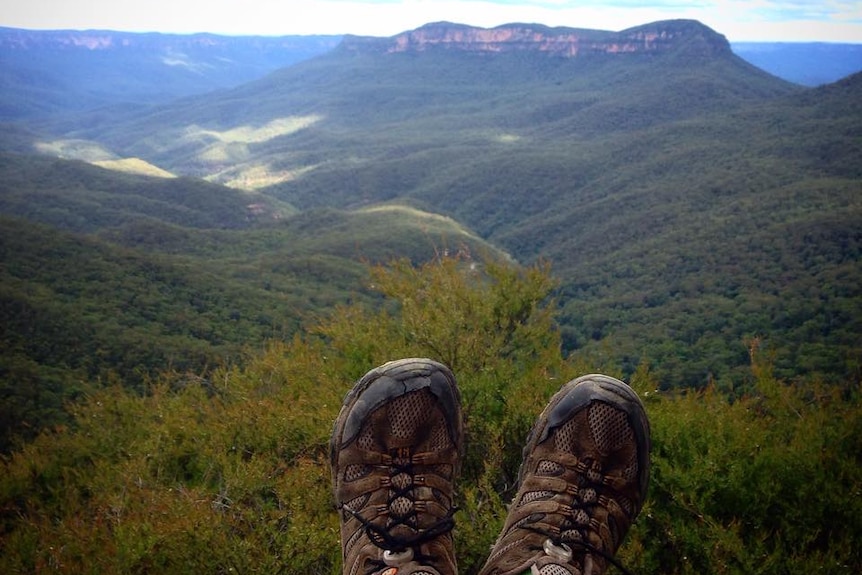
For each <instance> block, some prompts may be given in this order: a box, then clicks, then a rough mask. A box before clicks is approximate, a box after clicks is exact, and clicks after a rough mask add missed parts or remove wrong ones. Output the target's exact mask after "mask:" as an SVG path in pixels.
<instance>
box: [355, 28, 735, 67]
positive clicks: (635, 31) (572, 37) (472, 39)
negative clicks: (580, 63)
mask: <svg viewBox="0 0 862 575" xmlns="http://www.w3.org/2000/svg"><path fill="white" fill-rule="evenodd" d="M683 46H684V47H685V49H686V50H689V51H691V52H693V53H696V54H700V55H704V56H706V55H715V54H730V53H731V49H730V44H729V43H728V41H727V39H726V38H725V37H724V36H722V35H721V34H718V33H717V32H715V31H713V30H712V29H710V28H708V27H706V26H704V25H703V24H701V23H700V22H697V21H694V20H666V21H660V22H654V23H652V24H646V25H643V26H637V27H635V28H629V29H627V30H623V31H620V32H609V31H603V30H588V29H578V28H550V27H547V26H541V25H536V24H505V25H502V26H498V27H496V28H475V27H472V26H465V25H461V24H453V23H450V22H436V23H433V24H427V25H425V26H422V27H421V28H417V29H416V30H411V31H409V32H404V33H401V34H398V35H396V36H392V37H389V38H370V37H359V36H348V37H346V38H345V39H344V41H343V42H342V48H343V49H347V50H352V51H376V52H388V53H395V52H423V51H427V50H433V49H449V50H461V51H466V52H488V53H500V52H515V51H535V52H544V53H548V54H553V55H557V56H562V57H569V58H571V57H576V56H581V55H587V54H631V53H658V52H664V51H669V50H672V49H676V48H679V47H683Z"/></svg>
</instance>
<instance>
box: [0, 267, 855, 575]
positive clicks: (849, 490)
mask: <svg viewBox="0 0 862 575" xmlns="http://www.w3.org/2000/svg"><path fill="white" fill-rule="evenodd" d="M371 277H372V282H373V287H374V288H375V289H377V290H379V291H380V292H381V293H382V294H383V295H384V296H386V298H387V300H386V301H387V305H385V306H383V307H382V308H376V309H373V310H372V309H370V308H366V307H363V306H362V305H360V304H355V305H349V306H343V307H340V308H338V309H336V310H335V311H334V312H333V313H331V314H329V315H327V316H326V317H322V318H320V319H318V320H316V321H314V322H313V323H312V325H310V326H308V327H307V329H306V330H305V331H304V332H303V335H298V336H296V337H295V338H294V339H292V340H291V341H288V342H273V343H271V344H270V345H269V346H268V347H267V348H266V349H265V350H264V351H262V352H260V353H259V354H258V355H255V356H253V357H249V358H248V360H247V361H246V362H244V363H243V365H242V367H221V368H218V369H215V370H214V371H212V372H211V373H207V374H205V376H197V375H191V374H179V373H166V374H163V375H161V376H159V377H156V378H153V379H152V380H151V381H149V382H148V384H147V387H146V393H144V394H135V393H133V392H131V391H129V390H128V389H126V388H123V387H121V386H116V387H108V388H103V389H98V390H96V391H92V392H90V393H89V394H88V395H87V396H86V398H85V399H83V400H82V401H80V402H79V403H77V404H75V405H73V406H71V408H70V409H72V411H73V414H74V423H73V424H72V425H70V426H69V427H66V428H56V429H53V430H50V431H46V432H44V433H42V434H41V435H40V436H39V437H38V438H36V439H35V440H34V441H32V442H30V443H27V444H24V445H22V446H20V448H19V449H18V450H17V451H16V452H14V453H13V454H11V455H9V456H7V457H4V459H3V460H2V466H3V469H2V472H0V572H3V573H337V572H339V569H340V547H339V542H338V524H337V523H338V518H337V514H336V513H335V511H334V508H333V503H332V497H331V493H330V484H329V470H328V467H327V461H326V448H327V442H328V439H329V433H330V430H331V426H332V422H333V421H334V419H335V416H336V414H337V411H338V409H339V407H340V404H341V400H342V397H343V395H344V393H346V391H347V390H348V389H349V388H350V387H351V385H352V383H353V381H354V380H355V379H356V378H358V377H360V376H361V375H362V374H363V373H364V372H365V371H367V370H368V369H369V368H371V367H373V366H375V365H378V364H380V363H382V362H385V361H387V360H389V359H393V358H395V357H399V356H430V357H435V358H437V359H440V360H442V361H445V362H447V363H449V364H450V365H451V366H452V367H453V369H454V370H455V372H456V375H457V376H458V378H459V386H460V387H461V390H462V395H463V404H464V409H465V418H466V421H467V429H468V448H467V454H466V460H465V464H464V470H463V477H462V481H461V483H460V490H459V493H458V504H459V511H458V514H457V527H456V544H457V548H458V556H459V561H460V566H461V571H462V573H474V572H476V571H477V569H478V568H479V567H480V565H481V563H482V561H483V560H484V558H485V555H486V554H487V550H488V546H489V545H490V543H491V542H492V541H493V539H494V538H495V537H496V535H497V533H498V530H499V528H500V526H501V524H502V521H503V518H504V516H505V512H506V508H505V504H506V502H507V501H508V500H509V498H510V497H511V496H512V495H513V494H514V488H515V486H514V485H513V480H514V477H515V476H516V473H517V467H518V465H519V463H520V450H521V442H522V441H523V439H524V438H525V437H526V434H527V432H528V429H529V426H530V425H531V424H532V421H533V418H534V417H535V416H536V414H537V413H538V412H539V411H540V410H541V408H542V407H543V405H544V403H545V402H546V401H547V399H548V398H549V397H550V396H551V395H552V394H553V393H554V392H555V391H556V390H557V389H558V387H559V386H560V385H561V384H562V383H563V382H565V381H567V380H568V379H569V378H571V377H574V376H576V375H579V374H581V373H583V372H586V371H606V372H607V371H609V372H610V373H611V374H612V375H619V374H615V373H614V370H613V368H611V367H609V366H608V365H603V364H602V363H601V361H596V360H595V357H596V356H594V357H593V359H588V358H585V357H569V358H564V357H563V356H562V353H561V351H560V350H561V345H560V335H559V333H558V331H557V329H556V327H555V324H554V318H553V314H552V312H551V310H552V309H553V307H554V306H553V303H552V302H549V301H548V296H549V294H550V293H552V290H553V288H554V285H553V282H552V281H551V279H550V275H549V273H548V269H547V267H545V266H542V265H539V266H536V267H533V268H530V269H527V270H518V269H515V268H510V267H506V266H504V265H500V264H482V263H479V262H476V261H473V260H470V259H468V258H463V257H461V258H442V259H438V260H435V261H433V262H431V263H427V264H424V265H422V266H421V267H419V268H416V267H413V266H412V265H411V264H410V263H408V262H406V261H405V262H395V263H393V264H391V265H387V266H379V267H374V268H373V269H372V271H371ZM750 349H751V352H752V353H751V357H752V360H753V361H752V366H751V368H752V379H753V381H754V382H755V383H754V385H753V387H752V388H751V391H750V392H749V393H747V394H745V395H742V394H737V396H736V397H733V398H732V399H731V398H730V397H729V396H728V395H726V394H724V393H722V392H719V391H718V390H717V389H715V388H714V387H707V388H705V389H703V390H699V391H689V392H686V393H671V392H664V391H657V390H659V389H660V388H661V382H660V381H657V380H656V378H655V377H654V376H653V374H651V373H650V370H649V368H648V366H646V365H641V366H639V368H638V369H637V371H636V372H635V374H634V375H633V377H632V378H631V384H632V386H633V387H634V388H635V389H636V390H637V391H638V392H639V393H640V394H641V396H642V397H643V398H644V401H645V405H646V408H647V412H648V415H649V418H650V422H651V426H652V434H653V455H652V462H653V468H652V483H651V492H650V497H649V499H648V502H647V505H646V507H645V508H644V510H643V512H642V514H641V516H640V517H639V518H638V520H637V522H636V523H635V525H634V526H633V529H632V531H631V533H630V535H629V538H628V540H627V542H626V543H625V544H624V545H623V548H622V550H621V552H620V556H621V559H622V561H623V562H624V563H625V564H627V565H629V566H630V567H631V568H632V570H634V571H636V572H641V573H656V572H662V573H671V574H688V573H782V574H783V573H806V574H807V573H811V572H829V573H858V572H859V571H860V569H862V552H860V549H862V497H860V493H862V465H860V464H862V461H860V458H862V455H860V454H862V402H860V393H859V392H860V390H859V389H858V387H848V388H842V387H841V386H836V385H832V386H819V385H815V384H809V385H807V386H805V387H796V386H790V385H787V384H784V383H782V382H780V381H778V380H777V379H776V378H775V377H774V375H773V374H772V372H771V369H770V363H769V358H768V357H764V355H766V354H763V353H760V352H759V351H758V348H757V341H752V342H750Z"/></svg>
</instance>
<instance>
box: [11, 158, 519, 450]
mask: <svg viewBox="0 0 862 575" xmlns="http://www.w3.org/2000/svg"><path fill="white" fill-rule="evenodd" d="M28 160H29V159H28V158H22V160H21V162H20V165H19V164H15V163H14V162H12V161H11V160H10V163H9V164H8V165H7V166H6V168H7V169H6V170H5V171H4V173H8V172H9V171H12V168H10V166H15V168H14V169H15V170H18V171H20V172H22V173H24V172H25V171H26V170H27V169H34V167H35V168H38V167H45V166H47V167H48V168H49V169H47V170H46V171H45V172H44V173H41V177H42V178H44V180H39V179H36V180H35V181H32V182H31V183H30V185H32V186H34V187H33V188H28V187H27V184H26V181H25V179H24V178H23V177H22V178H21V179H20V180H19V181H14V178H13V177H10V178H8V179H7V180H6V184H7V185H8V186H9V188H7V190H13V191H12V192H8V193H5V194H4V195H3V196H2V197H3V200H5V202H6V206H7V208H8V209H9V211H11V212H15V211H25V210H26V211H27V212H28V213H29V214H30V220H29V221H28V220H24V219H20V218H9V217H2V216H0V397H2V398H3V401H2V404H0V451H7V450H8V449H9V448H10V446H11V445H12V441H13V438H14V437H16V436H18V437H20V438H25V439H26V438H32V437H33V436H34V435H35V434H36V433H38V431H39V430H40V429H42V428H43V427H45V426H52V425H56V424H62V423H68V417H67V416H66V414H65V411H64V409H63V407H64V404H65V403H66V402H68V401H69V400H71V399H74V398H76V397H78V396H79V395H80V394H81V393H82V392H83V391H84V390H86V389H90V388H92V387H94V386H99V385H108V384H112V383H116V382H122V384H123V385H124V386H126V387H128V388H130V389H137V390H142V389H143V387H144V382H145V381H146V380H147V379H148V377H150V376H152V375H153V374H155V373H157V372H160V371H163V370H175V371H178V372H182V373H186V372H193V373H199V374H204V373H207V372H208V371H209V370H211V369H213V368H214V367H216V366H219V365H232V364H236V363H238V362H240V361H241V360H242V357H243V355H244V354H245V353H246V350H248V349H259V348H261V347H262V346H263V345H264V343H265V342H266V341H267V340H270V339H284V338H287V339H289V338H290V337H292V335H293V334H294V333H295V332H296V331H297V330H298V329H299V326H300V322H301V320H302V318H303V317H307V316H310V315H311V314H319V313H323V312H324V311H326V310H329V309H331V308H332V307H333V306H334V305H336V304H337V303H344V302H350V301H368V300H370V299H372V298H377V299H379V298H378V296H375V295H374V294H372V293H369V290H368V289H367V278H366V275H367V274H366V272H365V268H364V266H363V264H362V262H380V261H386V260H388V259H391V258H393V257H396V256H406V257H410V258H412V259H413V260H414V261H417V262H418V261H425V260H427V259H429V258H432V257H434V255H435V253H437V252H438V251H440V252H442V251H445V250H446V249H451V250H452V251H453V252H455V251H458V250H465V251H467V252H473V253H484V254H487V255H489V256H491V255H492V254H496V255H493V257H495V258H500V259H505V255H504V254H501V253H500V252H499V251H497V250H494V249H493V248H492V247H490V246H488V245H487V244H485V243H484V242H482V241H481V240H480V239H479V238H477V237H476V236H475V235H473V234H470V233H469V232H468V231H467V230H465V229H464V228H463V227H461V226H460V225H458V224H457V223H456V222H454V221H452V220H449V219H446V218H442V217H439V216H435V215H433V214H428V213H424V212H420V211H418V210H411V209H407V208H398V207H397V206H390V207H387V208H385V209H384V208H382V207H381V208H379V209H375V210H360V211H357V212H343V211H339V210H332V209H326V210H316V211H315V210H311V211H307V212H305V213H302V214H298V215H295V216H291V217H287V218H284V219H282V220H281V221H279V223H278V224H272V225H269V226H264V227H260V226H258V227H256V228H251V229H211V228H210V229H195V228H193V227H185V226H179V225H176V224H175V223H173V222H174V221H175V220H176V219H177V216H176V213H175V211H172V210H170V209H167V208H170V206H171V204H169V203H168V202H167V201H159V202H158V203H159V205H161V206H163V207H164V208H166V209H164V210H161V209H160V210H149V209H148V206H149V204H147V203H146V201H147V200H148V199H150V198H152V196H153V194H148V192H149V191H151V190H152V189H154V188H155V187H156V183H155V182H154V181H150V180H146V179H141V178H137V177H134V178H131V179H130V180H127V179H126V178H127V176H122V175H113V174H112V173H110V172H105V171H104V170H98V169H96V168H88V167H86V166H82V165H79V164H71V165H68V166H67V165H65V164H64V163H63V162H61V161H59V160H37V161H33V163H32V164H29V163H28ZM52 167H53V168H55V169H54V170H52V169H50V168H52ZM35 171H36V170H35V169H34V171H33V172H32V173H35ZM52 171H54V172H57V173H59V174H66V175H69V174H84V175H89V174H91V173H93V174H96V175H98V176H99V178H102V179H99V178H97V179H95V180H93V181H92V183H90V184H89V186H88V187H84V186H83V185H82V186H81V187H80V188H78V187H76V186H75V185H74V184H69V185H68V186H64V184H63V182H62V181H61V180H60V179H59V176H57V179H55V177H54V176H53V175H52V173H51V172H52ZM45 180H47V181H49V182H50V183H51V185H52V186H53V188H52V189H53V191H54V193H52V194H50V195H48V194H45V193H44V190H45V187H47V185H46V184H45V183H44V181H45ZM10 181H12V182H14V183H10ZM85 181H88V182H89V180H85ZM130 181H131V182H132V183H137V184H139V185H140V186H141V187H142V188H144V192H143V193H142V196H144V197H143V199H144V200H145V201H144V202H141V203H136V202H134V201H126V199H127V197H128V196H129V195H132V194H133V193H134V192H135V189H134V188H126V187H124V185H127V184H128V183H129V182H130ZM187 182H188V184H189V185H190V186H191V187H192V188H193V189H195V188H196V187H199V186H204V190H205V191H208V192H209V194H208V195H203V196H200V197H198V198H196V201H194V202H190V206H192V205H193V206H194V211H192V210H191V209H190V210H187V211H185V212H184V215H183V216H182V217H184V218H188V217H193V218H195V219H196V221H198V222H199V223H201V224H205V223H206V222H212V221H214V220H216V219H217V218H222V219H221V221H228V222H231V221H232V222H233V223H235V224H236V225H241V224H244V225H246V226H249V225H252V224H251V223H249V222H242V221H241V220H231V219H230V214H231V209H230V208H231V207H233V208H241V209H243V210H244V209H245V207H244V205H242V204H241V203H237V202H234V203H227V205H225V203H223V202H222V200H223V198H224V197H225V196H227V197H228V199H231V198H232V195H233V194H235V193H236V192H233V191H231V190H227V189H225V188H221V187H220V186H214V185H209V184H202V183H200V182H194V181H192V180H188V181H187ZM100 183H102V184H104V189H100V188H99V187H98V185H99V184H100ZM109 183H113V184H114V185H117V186H118V187H117V191H114V188H112V187H111V186H110V185H108V184H109ZM16 184H17V185H16ZM92 189H96V190H97V191H96V192H93V191H92ZM176 191H177V190H176V188H174V189H172V188H170V187H169V188H168V189H166V190H161V191H160V192H161V193H163V194H165V197H167V195H168V194H170V193H171V192H176ZM57 197H62V198H64V200H65V205H66V206H70V208H69V209H68V210H65V209H61V207H60V204H58V203H57V202H55V201H54V199H55V198H57ZM176 201H178V202H182V197H177V198H176ZM141 205H143V206H144V208H143V209H142V210H141V211H136V208H137V207H140V206H141ZM90 206H91V207H92V209H86V208H87V207H90ZM109 206H110V207H109ZM222 210H223V211H222ZM179 211H182V210H179ZM141 212H143V214H142V213H141ZM189 214H193V215H191V216H190V215H189ZM196 214H199V215H200V216H199V217H198V216H197V215H196ZM160 216H161V217H163V218H164V219H163V220H159V219H156V218H157V217H160ZM33 220H37V221H38V220H41V221H44V222H47V223H52V224H54V225H61V226H63V227H64V228H66V231H61V230H58V229H57V228H55V227H52V226H48V225H44V224H38V223H35V222H34V221H33ZM82 230H83V231H88V232H94V233H96V234H97V235H93V234H92V233H91V234H89V235H83V234H80V233H74V232H79V231H82Z"/></svg>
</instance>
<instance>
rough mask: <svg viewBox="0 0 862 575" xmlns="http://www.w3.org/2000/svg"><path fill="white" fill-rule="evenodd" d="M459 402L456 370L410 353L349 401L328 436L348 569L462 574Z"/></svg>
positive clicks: (366, 380)
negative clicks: (457, 537) (456, 529)
mask: <svg viewBox="0 0 862 575" xmlns="http://www.w3.org/2000/svg"><path fill="white" fill-rule="evenodd" d="M462 436H463V422H462V419H461V400H460V396H459V393H458V389H457V387H456V386H455V378H454V376H453V375H452V372H451V371H450V370H449V369H448V368H447V367H446V366H444V365H442V364H440V363H437V362H435V361H432V360H430V359H402V360H399V361H393V362H389V363H387V364H385V365H383V366H381V367H378V368H377V369H373V370H371V371H370V372H368V373H367V374H366V375H365V376H364V377H363V378H362V379H360V380H359V381H358V382H357V383H356V385H355V386H354V387H353V389H352V390H351V391H350V392H349V393H348V394H347V397H346V398H345V399H344V405H343V406H342V408H341V413H339V415H338V419H336V421H335V428H334V429H333V432H332V439H331V441H330V463H331V465H332V482H333V486H334V489H335V499H336V503H337V504H338V508H339V512H340V514H341V548H342V556H343V559H344V567H343V573H344V574H345V575H366V574H370V573H379V574H381V575H395V574H396V573H397V574H400V575H408V574H421V575H455V574H456V573H457V567H456V563H455V553H454V548H453V543H452V533H451V531H452V527H453V525H454V519H453V514H454V511H455V509H454V504H453V501H452V498H453V490H454V489H453V487H454V481H455V478H456V476H457V474H458V472H459V470H460V457H461V438H462Z"/></svg>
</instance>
